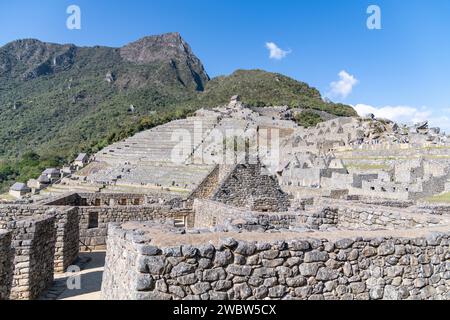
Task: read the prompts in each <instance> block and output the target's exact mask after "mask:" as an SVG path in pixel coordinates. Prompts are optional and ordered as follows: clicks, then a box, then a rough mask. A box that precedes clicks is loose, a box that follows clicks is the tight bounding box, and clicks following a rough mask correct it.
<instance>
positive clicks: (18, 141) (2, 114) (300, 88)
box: [0, 33, 356, 188]
mask: <svg viewBox="0 0 450 320" xmlns="http://www.w3.org/2000/svg"><path fill="white" fill-rule="evenodd" d="M235 94H239V95H240V96H241V98H242V100H243V101H244V102H245V103H248V104H249V105H253V106H269V105H289V106H292V107H300V108H303V109H313V110H319V111H326V112H327V113H330V114H333V115H337V116H347V115H356V113H355V112H354V110H353V109H352V108H351V107H349V106H344V105H340V104H333V103H329V102H324V101H323V100H322V98H321V96H320V93H319V92H318V91H317V90H316V89H314V88H311V87H309V86H308V85H307V84H305V83H302V82H298V81H295V80H293V79H290V78H288V77H285V76H283V75H280V74H274V73H269V72H265V71H261V70H249V71H244V70H239V71H236V72H235V73H233V74H232V75H230V76H222V77H217V78H215V79H212V80H210V78H209V76H208V75H207V73H206V71H205V69H204V67H203V65H202V63H201V61H200V60H199V59H198V58H197V57H196V56H195V55H194V53H193V52H192V50H191V48H190V47H189V45H188V44H187V43H186V42H185V41H184V40H183V39H182V38H181V36H180V35H179V34H178V33H169V34H164V35H160V36H151V37H145V38H143V39H141V40H138V41H136V42H133V43H130V44H128V45H126V46H124V47H122V48H109V47H100V46H96V47H77V46H74V45H71V44H66V45H60V44H51V43H44V42H41V41H38V40H33V39H28V40H18V41H14V42H12V43H9V44H7V45H5V46H3V47H1V48H0V141H1V144H0V188H1V186H2V185H3V186H5V185H7V184H8V183H10V181H12V180H20V181H25V180H27V179H28V178H30V177H33V176H36V175H37V174H39V172H40V170H41V169H42V168H43V167H44V166H50V165H58V164H60V163H62V162H63V161H66V160H70V159H72V158H73V157H74V156H75V155H76V154H77V153H79V152H82V151H85V152H96V151H97V150H99V149H101V148H102V147H104V146H106V145H108V144H110V143H112V142H114V141H117V140H120V139H123V138H125V137H127V136H129V135H132V134H134V133H136V132H137V131H140V130H144V129H148V128H151V127H153V126H156V125H159V124H162V123H165V122H167V121H170V120H173V119H175V118H181V117H185V116H187V115H189V114H190V113H191V112H192V111H194V110H196V109H198V108H201V107H215V106H217V105H219V104H223V103H226V102H227V101H228V100H229V98H230V97H231V96H232V95H235ZM317 121H320V118H319V120H317ZM300 123H302V122H301V121H300Z"/></svg>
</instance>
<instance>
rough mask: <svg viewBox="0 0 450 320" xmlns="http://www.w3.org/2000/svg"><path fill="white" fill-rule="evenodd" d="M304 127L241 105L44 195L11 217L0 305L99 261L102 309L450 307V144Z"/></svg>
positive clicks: (140, 140)
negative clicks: (266, 304) (294, 303)
mask: <svg viewBox="0 0 450 320" xmlns="http://www.w3.org/2000/svg"><path fill="white" fill-rule="evenodd" d="M294 112H295V110H291V109H290V108H289V107H286V106H280V107H268V108H249V107H246V106H245V105H243V103H242V102H241V101H240V99H239V98H238V97H233V99H232V101H231V102H230V104H228V105H225V106H220V107H217V108H214V109H208V110H206V109H202V110H199V111H197V112H196V114H195V115H194V116H193V117H188V118H186V119H181V120H177V121H173V122H170V123H167V124H165V125H162V126H158V127H156V128H153V129H151V130H147V131H143V132H140V133H138V134H136V135H135V136H133V137H130V138H128V139H126V140H124V141H121V142H117V143H114V144H113V145H111V146H108V147H106V148H104V149H103V150H101V151H100V152H98V153H97V154H95V155H91V156H90V157H89V159H90V161H89V163H85V162H83V164H82V165H81V163H80V166H79V168H78V169H79V170H78V171H76V172H74V170H75V169H73V170H72V168H69V171H68V172H67V174H66V175H63V177H62V178H60V177H58V178H57V177H56V175H55V176H54V177H51V176H50V177H47V178H48V179H50V178H53V183H52V184H49V185H47V184H46V181H44V180H45V179H41V180H42V181H34V182H36V184H33V185H34V186H35V190H34V191H35V193H36V194H35V195H33V196H30V195H24V197H23V199H22V200H20V201H19V200H18V201H14V202H7V203H3V204H0V275H1V279H0V299H34V298H37V297H39V295H40V294H42V292H43V291H44V290H45V289H46V288H48V287H49V286H50V285H51V283H52V279H53V273H54V272H57V273H60V272H63V271H65V270H66V269H67V267H68V266H70V265H71V264H72V263H74V261H75V260H76V259H77V257H78V254H79V251H80V250H87V249H98V250H105V249H106V250H107V255H106V266H105V272H104V275H103V284H102V295H103V298H104V299H138V300H143V299H176V300H179V299H202V300H212V299H241V300H246V299H250V300H252V299H343V300H347V299H450V264H449V261H450V256H449V252H450V250H449V249H450V238H449V235H450V214H449V213H450V205H448V203H446V202H445V199H447V198H449V199H450V157H449V150H450V145H449V143H448V141H447V137H446V136H445V135H444V134H443V133H441V132H440V131H439V130H432V129H428V128H427V126H426V125H425V124H421V125H420V126H416V127H413V128H408V127H405V126H401V125H397V124H395V123H393V122H392V121H389V120H385V119H377V118H375V117H368V118H334V117H328V118H327V117H325V118H324V119H329V120H328V121H324V122H322V123H319V124H318V125H317V126H315V127H311V128H302V127H299V126H298V125H297V124H296V123H295V122H294V121H293V120H292V119H293V116H292V115H293V114H294ZM425 151H426V152H425ZM83 159H86V157H84V158H83ZM38 180H39V179H38ZM41 184H43V186H42V188H41ZM440 199H444V201H443V202H440Z"/></svg>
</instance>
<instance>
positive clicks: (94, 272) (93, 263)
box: [41, 251, 106, 300]
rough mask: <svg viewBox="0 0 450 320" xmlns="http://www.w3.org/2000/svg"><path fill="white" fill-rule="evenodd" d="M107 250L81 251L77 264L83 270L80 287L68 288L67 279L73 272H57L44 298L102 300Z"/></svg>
mask: <svg viewBox="0 0 450 320" xmlns="http://www.w3.org/2000/svg"><path fill="white" fill-rule="evenodd" d="M105 254H106V253H105V251H93V252H83V253H80V256H79V259H78V260H77V262H76V263H75V265H77V266H79V267H80V269H81V271H80V273H79V275H80V277H81V288H80V289H72V290H70V289H68V287H67V280H68V279H69V276H73V274H71V273H70V274H69V273H63V274H56V275H55V280H54V283H53V286H52V287H51V288H50V289H49V290H48V291H47V292H46V293H45V294H44V295H43V297H42V298H41V299H42V300H101V293H100V290H101V284H102V277H103V270H104V266H105Z"/></svg>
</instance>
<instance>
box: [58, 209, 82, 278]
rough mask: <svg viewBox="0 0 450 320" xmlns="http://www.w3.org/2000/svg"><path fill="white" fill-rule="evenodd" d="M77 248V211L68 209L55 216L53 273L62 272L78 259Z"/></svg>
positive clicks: (78, 222)
mask: <svg viewBox="0 0 450 320" xmlns="http://www.w3.org/2000/svg"><path fill="white" fill-rule="evenodd" d="M79 248H80V218H79V215H78V209H77V208H75V207H73V208H68V209H66V210H64V211H62V212H59V213H58V214H57V215H56V243H55V272H64V271H65V270H66V269H67V268H68V267H69V266H70V265H71V264H72V263H73V262H74V261H75V260H76V259H77V258H78V254H79V251H80V250H79Z"/></svg>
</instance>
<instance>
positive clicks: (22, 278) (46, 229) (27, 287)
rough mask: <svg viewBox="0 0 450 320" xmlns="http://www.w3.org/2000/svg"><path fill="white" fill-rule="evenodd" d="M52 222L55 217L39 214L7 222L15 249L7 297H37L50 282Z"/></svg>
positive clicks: (53, 241) (53, 236) (52, 245)
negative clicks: (26, 218) (10, 286)
mask: <svg viewBox="0 0 450 320" xmlns="http://www.w3.org/2000/svg"><path fill="white" fill-rule="evenodd" d="M55 221H56V218H55V216H40V217H36V218H33V219H29V220H20V221H13V222H11V223H10V224H9V225H8V228H9V229H11V230H12V233H13V240H12V248H13V249H14V262H13V265H14V271H13V281H12V288H11V294H10V296H9V298H10V299H12V300H28V299H30V300H32V299H36V298H38V297H39V295H40V294H41V293H42V292H43V291H45V290H46V289H47V288H49V287H50V286H51V284H52V283H53V273H54V255H55V243H56V228H55Z"/></svg>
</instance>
